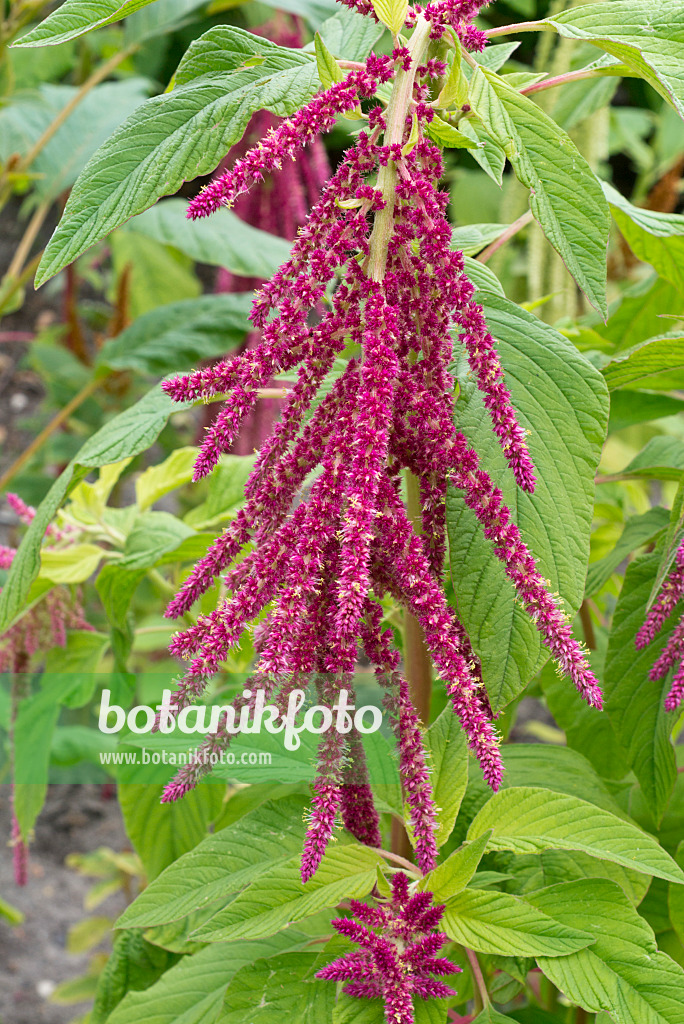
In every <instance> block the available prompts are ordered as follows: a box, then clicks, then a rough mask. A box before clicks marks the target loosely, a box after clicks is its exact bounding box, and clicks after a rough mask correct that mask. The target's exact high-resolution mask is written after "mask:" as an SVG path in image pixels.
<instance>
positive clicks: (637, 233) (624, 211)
mask: <svg viewBox="0 0 684 1024" xmlns="http://www.w3.org/2000/svg"><path fill="white" fill-rule="evenodd" d="M682 68H683V71H684V62H683V64H682ZM603 191H604V193H605V196H606V199H607V200H608V202H609V203H610V206H611V210H612V213H613V217H614V218H615V223H616V224H617V226H618V227H619V228H620V231H621V232H622V234H623V235H624V237H625V240H626V241H627V244H628V245H629V247H630V249H631V250H632V252H633V253H634V255H635V256H636V257H637V259H639V260H643V261H644V263H650V264H651V266H652V267H653V269H654V270H657V271H658V273H659V274H660V276H661V277H665V278H667V280H668V281H671V282H672V284H673V285H674V286H675V288H678V289H679V290H680V291H684V217H682V216H680V215H679V214H677V213H658V212H656V211H654V210H644V209H643V208H641V207H639V206H633V205H632V203H630V202H629V201H628V200H627V199H625V198H624V196H621V195H620V193H619V192H618V191H617V190H616V189H614V188H613V187H612V185H608V184H606V183H605V182H604V183H603Z"/></svg>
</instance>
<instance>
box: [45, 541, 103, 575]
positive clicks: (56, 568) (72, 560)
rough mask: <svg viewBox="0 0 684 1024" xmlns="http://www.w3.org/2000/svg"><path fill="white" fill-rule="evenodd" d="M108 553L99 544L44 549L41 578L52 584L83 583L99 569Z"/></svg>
mask: <svg viewBox="0 0 684 1024" xmlns="http://www.w3.org/2000/svg"><path fill="white" fill-rule="evenodd" d="M106 554H107V552H106V551H105V550H104V549H103V548H99V547H98V546H97V544H71V545H69V547H66V548H43V550H42V552H41V558H40V562H41V564H40V576H41V578H42V579H46V580H50V582H51V583H83V582H84V581H85V580H87V579H88V577H89V576H92V574H93V573H94V572H95V570H96V569H97V567H98V565H99V564H100V562H101V560H102V559H103V558H104V557H106Z"/></svg>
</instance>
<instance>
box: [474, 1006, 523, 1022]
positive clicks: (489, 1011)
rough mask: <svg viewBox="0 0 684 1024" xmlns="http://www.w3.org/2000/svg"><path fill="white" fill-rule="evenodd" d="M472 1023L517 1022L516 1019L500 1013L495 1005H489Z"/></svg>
mask: <svg viewBox="0 0 684 1024" xmlns="http://www.w3.org/2000/svg"><path fill="white" fill-rule="evenodd" d="M472 1024H515V1021H514V1020H513V1018H512V1017H505V1016H504V1015H503V1013H499V1011H498V1010H495V1009H494V1007H493V1006H487V1007H485V1009H484V1010H483V1011H482V1013H478V1015H477V1017H475V1018H474V1020H473V1022H472Z"/></svg>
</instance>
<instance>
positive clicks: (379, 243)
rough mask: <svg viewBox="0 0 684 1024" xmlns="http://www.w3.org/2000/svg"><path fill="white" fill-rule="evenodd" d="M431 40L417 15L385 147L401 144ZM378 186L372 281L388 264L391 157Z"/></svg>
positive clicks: (393, 177)
mask: <svg viewBox="0 0 684 1024" xmlns="http://www.w3.org/2000/svg"><path fill="white" fill-rule="evenodd" d="M429 42H430V22H429V21H426V20H425V18H423V17H421V16H420V15H419V16H418V20H417V22H416V27H415V28H414V30H413V35H412V36H411V39H410V41H409V45H408V48H409V52H410V54H411V66H410V68H409V70H408V71H404V70H403V69H401V68H400V69H399V71H397V73H396V75H395V78H394V87H393V89H392V96H391V98H390V101H389V105H388V107H387V111H386V113H385V121H386V124H387V128H386V130H385V137H384V142H385V145H386V146H394V145H400V144H401V142H402V140H403V138H404V129H405V127H406V118H407V117H408V113H409V109H410V106H411V99H412V96H413V83H414V81H415V77H416V70H417V68H418V65H419V64H421V63H422V61H423V58H424V57H425V54H426V53H427V48H428V45H429ZM377 185H378V188H379V189H380V191H381V192H382V197H383V199H384V200H385V206H384V209H382V210H380V211H379V213H377V214H376V216H375V223H374V224H373V231H372V233H371V237H370V241H369V250H368V261H367V267H366V270H367V273H368V276H369V277H370V278H371V279H372V280H373V281H378V282H380V281H382V280H383V278H384V277H385V266H386V264H387V244H388V242H389V239H390V236H391V234H392V226H393V224H394V201H395V193H396V187H397V166H396V164H395V162H394V160H388V161H387V164H386V165H385V166H384V167H381V168H380V170H379V172H378V183H377Z"/></svg>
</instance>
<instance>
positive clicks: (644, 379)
mask: <svg viewBox="0 0 684 1024" xmlns="http://www.w3.org/2000/svg"><path fill="white" fill-rule="evenodd" d="M601 372H602V373H603V376H604V377H605V378H606V383H607V385H608V387H609V388H610V390H611V391H615V390H617V389H618V388H629V387H630V386H631V385H633V384H638V385H640V386H641V387H645V388H651V389H652V390H654V391H655V390H659V389H660V388H662V389H663V390H664V391H671V390H673V389H674V388H684V338H683V337H681V336H680V335H677V334H665V335H663V336H662V337H659V338H649V339H648V341H642V342H640V343H639V344H638V345H635V346H634V347H633V348H629V349H627V350H626V351H625V352H620V354H619V355H618V356H616V358H615V359H612V360H611V361H610V362H609V363H607V364H606V365H605V366H604V367H603V369H602V371H601Z"/></svg>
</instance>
